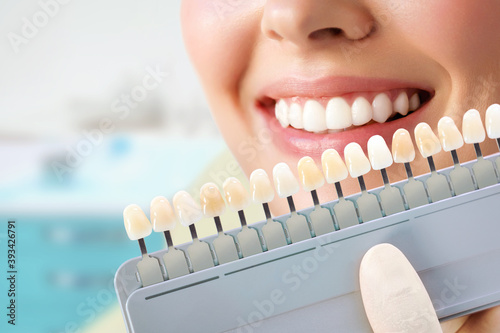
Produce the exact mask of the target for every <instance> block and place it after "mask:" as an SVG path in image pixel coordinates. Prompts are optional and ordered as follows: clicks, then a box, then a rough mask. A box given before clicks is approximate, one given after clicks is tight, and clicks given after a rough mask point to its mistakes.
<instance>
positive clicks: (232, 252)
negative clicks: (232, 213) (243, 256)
mask: <svg viewBox="0 0 500 333" xmlns="http://www.w3.org/2000/svg"><path fill="white" fill-rule="evenodd" d="M214 223H215V226H216V228H217V233H218V235H217V237H216V238H215V239H214V240H213V241H212V245H213V248H214V250H215V253H216V255H217V262H218V264H219V265H222V264H225V263H228V262H231V261H234V260H237V259H239V256H238V251H237V249H236V244H235V242H234V238H233V237H232V236H229V235H226V234H225V233H224V230H223V229H222V223H221V220H220V217H219V216H215V217H214Z"/></svg>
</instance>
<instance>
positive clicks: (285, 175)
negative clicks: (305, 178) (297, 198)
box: [273, 163, 300, 198]
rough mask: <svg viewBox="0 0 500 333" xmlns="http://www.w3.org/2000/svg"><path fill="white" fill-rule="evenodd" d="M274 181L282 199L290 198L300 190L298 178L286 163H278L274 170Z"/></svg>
mask: <svg viewBox="0 0 500 333" xmlns="http://www.w3.org/2000/svg"><path fill="white" fill-rule="evenodd" d="M273 180H274V187H275V188H276V193H278V196H279V197H280V198H286V197H289V196H291V195H293V194H295V193H297V192H298V191H299V189H300V187H299V182H298V181H297V178H295V176H294V175H293V173H292V170H290V167H289V166H288V164H286V163H278V164H276V165H275V166H274V168H273Z"/></svg>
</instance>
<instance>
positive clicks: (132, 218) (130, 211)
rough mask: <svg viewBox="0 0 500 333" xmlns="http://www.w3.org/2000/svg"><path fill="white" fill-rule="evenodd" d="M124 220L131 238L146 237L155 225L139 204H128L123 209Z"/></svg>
mask: <svg viewBox="0 0 500 333" xmlns="http://www.w3.org/2000/svg"><path fill="white" fill-rule="evenodd" d="M123 221H124V222H125V230H126V231H127V235H128V238H130V240H138V239H141V238H145V237H147V236H149V235H150V234H151V231H153V226H152V225H151V223H150V222H149V220H148V218H147V217H146V214H144V212H143V211H142V209H141V208H140V207H139V206H137V205H128V206H127V207H125V209H124V210H123Z"/></svg>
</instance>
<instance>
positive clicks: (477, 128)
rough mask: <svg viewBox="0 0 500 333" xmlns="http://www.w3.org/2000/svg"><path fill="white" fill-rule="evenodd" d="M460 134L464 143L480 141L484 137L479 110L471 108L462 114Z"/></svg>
mask: <svg viewBox="0 0 500 333" xmlns="http://www.w3.org/2000/svg"><path fill="white" fill-rule="evenodd" d="M462 134H463V136H464V141H465V142H466V143H469V144H470V143H480V142H483V141H484V139H486V133H485V131H484V127H483V122H482V121H481V115H480V114H479V111H477V110H474V109H471V110H469V111H467V112H466V113H465V114H464V119H463V120H462Z"/></svg>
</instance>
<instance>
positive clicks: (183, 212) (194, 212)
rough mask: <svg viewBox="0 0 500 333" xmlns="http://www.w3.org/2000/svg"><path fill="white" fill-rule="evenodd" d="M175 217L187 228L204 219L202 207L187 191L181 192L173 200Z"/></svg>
mask: <svg viewBox="0 0 500 333" xmlns="http://www.w3.org/2000/svg"><path fill="white" fill-rule="evenodd" d="M172 204H173V206H174V210H175V215H177V218H178V219H179V221H180V222H181V224H182V225H183V226H185V227H189V226H190V225H191V224H193V223H195V222H198V221H199V220H201V218H202V217H203V213H202V211H201V208H200V205H199V204H198V203H196V201H194V199H193V197H192V196H191V195H190V194H189V193H187V192H186V191H179V192H177V193H176V194H175V195H174V198H173V199H172Z"/></svg>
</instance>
